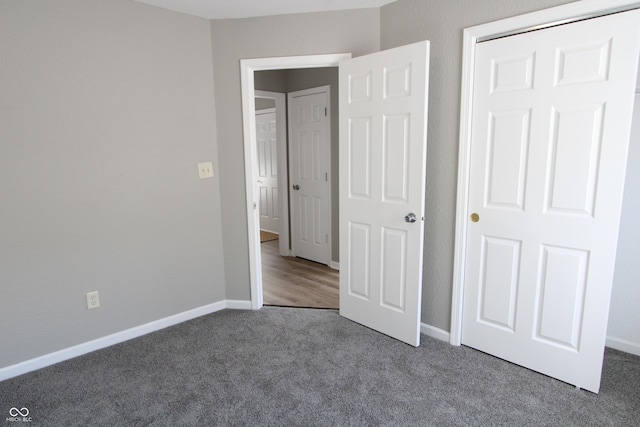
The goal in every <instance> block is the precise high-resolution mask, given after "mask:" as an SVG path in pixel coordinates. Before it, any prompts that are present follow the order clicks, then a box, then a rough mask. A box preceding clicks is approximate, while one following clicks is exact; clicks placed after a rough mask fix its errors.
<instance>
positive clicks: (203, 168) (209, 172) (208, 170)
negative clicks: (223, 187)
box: [198, 162, 213, 179]
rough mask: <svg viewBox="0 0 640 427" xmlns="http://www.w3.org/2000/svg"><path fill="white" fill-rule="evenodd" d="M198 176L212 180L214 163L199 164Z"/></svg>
mask: <svg viewBox="0 0 640 427" xmlns="http://www.w3.org/2000/svg"><path fill="white" fill-rule="evenodd" d="M198 176H199V177H200V179H204V178H211V177H212V176H213V162H203V163H198Z"/></svg>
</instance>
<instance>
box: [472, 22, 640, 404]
mask: <svg viewBox="0 0 640 427" xmlns="http://www.w3.org/2000/svg"><path fill="white" fill-rule="evenodd" d="M639 40H640V11H631V12H624V13H618V14H613V15H609V16H604V17H600V18H595V19H589V20H584V21H579V22H575V23H571V24H567V25H560V26H556V27H552V28H548V29H545V30H539V31H533V32H529V33H524V34H519V35H514V36H510V37H504V38H500V39H496V40H492V41H486V42H482V43H478V44H477V45H476V59H475V61H476V62H475V72H474V73H475V77H474V88H473V123H472V140H471V141H472V142H471V166H470V175H469V176H470V180H469V195H470V196H469V217H468V218H469V222H470V224H469V227H468V232H467V233H468V234H467V241H466V270H465V283H464V302H463V327H462V343H463V344H465V345H468V346H471V347H474V348H477V349H479V350H482V351H484V352H487V353H490V354H493V355H495V356H498V357H500V358H503V359H506V360H508V361H511V362H514V363H517V364H519V365H522V366H525V367H527V368H530V369H533V370H536V371H538V372H541V373H544V374H546V375H549V376H552V377H554V378H558V379H560V380H562V381H565V382H568V383H571V384H574V385H577V386H579V387H581V388H585V389H587V390H591V391H593V392H598V390H599V387H600V375H601V368H602V359H603V351H604V342H605V334H606V325H607V319H608V312H609V300H610V292H611V284H612V278H613V272H614V264H615V256H616V247H617V238H618V225H619V217H620V210H621V204H622V193H623V187H624V178H625V167H626V164H627V161H626V158H627V148H628V141H629V129H630V125H631V116H632V109H633V95H634V86H635V82H636V70H637V62H638V54H639V46H638V44H639Z"/></svg>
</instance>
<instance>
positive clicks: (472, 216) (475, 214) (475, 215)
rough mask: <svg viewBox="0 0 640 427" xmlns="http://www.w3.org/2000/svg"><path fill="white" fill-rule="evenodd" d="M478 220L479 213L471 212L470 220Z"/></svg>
mask: <svg viewBox="0 0 640 427" xmlns="http://www.w3.org/2000/svg"><path fill="white" fill-rule="evenodd" d="M478 221H480V215H478V214H477V213H475V212H474V213H472V214H471V222H478Z"/></svg>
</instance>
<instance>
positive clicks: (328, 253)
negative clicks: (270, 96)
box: [287, 85, 333, 265]
mask: <svg viewBox="0 0 640 427" xmlns="http://www.w3.org/2000/svg"><path fill="white" fill-rule="evenodd" d="M318 93H324V94H326V96H327V122H326V129H325V131H326V135H327V149H328V156H327V166H328V167H327V186H328V189H329V194H328V197H327V200H326V203H327V212H328V215H327V224H325V225H326V227H327V235H328V239H327V242H326V250H325V252H324V253H323V256H324V257H325V259H326V260H327V265H329V263H330V262H331V260H332V258H333V254H332V235H333V229H332V224H331V212H332V211H331V199H332V197H333V194H332V191H331V170H332V169H333V167H332V165H331V125H332V123H331V86H330V85H323V86H317V87H312V88H308V89H302V90H297V91H294V92H289V93H287V107H288V109H287V110H288V111H287V114H288V124H289V126H288V131H289V135H291V134H292V129H293V127H292V126H293V114H294V113H293V108H292V104H293V100H294V98H300V97H303V96H308V95H315V94H318ZM295 169H296V159H295V158H294V156H291V155H290V156H289V168H288V175H289V182H291V181H292V178H291V171H294V170H295ZM293 184H295V183H293ZM294 208H295V204H292V205H291V206H290V209H291V212H290V216H291V218H292V219H293V220H292V221H291V229H292V230H294V224H293V221H295V217H294V215H293V210H294ZM294 236H295V233H294V232H292V233H291V256H296V241H295V239H294ZM312 261H318V262H320V260H312Z"/></svg>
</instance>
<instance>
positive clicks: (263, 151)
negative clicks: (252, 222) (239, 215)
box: [256, 110, 280, 234]
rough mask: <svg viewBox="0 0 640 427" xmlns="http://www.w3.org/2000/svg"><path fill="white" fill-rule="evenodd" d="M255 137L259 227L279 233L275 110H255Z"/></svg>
mask: <svg viewBox="0 0 640 427" xmlns="http://www.w3.org/2000/svg"><path fill="white" fill-rule="evenodd" d="M256 139H257V141H258V191H259V194H260V206H259V210H260V229H261V230H264V231H269V232H271V233H276V234H279V233H280V215H279V213H278V206H279V205H278V203H279V202H278V146H277V138H276V113H275V111H273V110H269V111H268V112H261V111H258V112H256Z"/></svg>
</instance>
